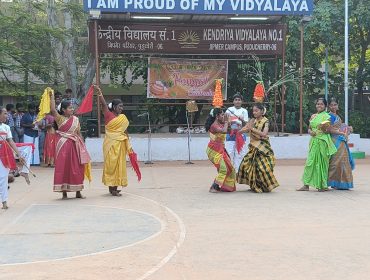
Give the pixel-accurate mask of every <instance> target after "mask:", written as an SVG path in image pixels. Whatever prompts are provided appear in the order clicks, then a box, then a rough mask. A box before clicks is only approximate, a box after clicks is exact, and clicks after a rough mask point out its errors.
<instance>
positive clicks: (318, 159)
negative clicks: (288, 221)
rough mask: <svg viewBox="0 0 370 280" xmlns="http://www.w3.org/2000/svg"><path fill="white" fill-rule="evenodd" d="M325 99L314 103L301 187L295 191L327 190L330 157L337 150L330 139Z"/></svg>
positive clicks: (328, 117)
mask: <svg viewBox="0 0 370 280" xmlns="http://www.w3.org/2000/svg"><path fill="white" fill-rule="evenodd" d="M327 105H328V103H327V101H326V99H325V98H319V99H317V101H316V110H317V113H316V114H314V115H312V117H311V119H310V125H309V129H308V133H309V134H310V135H311V140H310V146H309V152H308V157H307V161H306V165H305V168H304V173H303V178H302V181H303V187H301V188H299V189H298V190H297V191H309V189H310V186H312V187H315V188H316V189H317V190H318V191H320V192H322V191H327V190H328V173H329V162H330V157H331V156H332V155H334V154H335V153H336V152H337V149H336V147H335V145H334V143H333V141H332V140H331V137H330V115H329V114H328V113H327V112H326V107H327Z"/></svg>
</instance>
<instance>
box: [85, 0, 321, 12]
mask: <svg viewBox="0 0 370 280" xmlns="http://www.w3.org/2000/svg"><path fill="white" fill-rule="evenodd" d="M91 9H97V10H100V11H102V12H113V13H128V12H130V13H151V14H153V13H156V14H158V13H160V14H240V15H311V14H312V13H313V9H314V4H313V0H84V10H85V11H89V10H91Z"/></svg>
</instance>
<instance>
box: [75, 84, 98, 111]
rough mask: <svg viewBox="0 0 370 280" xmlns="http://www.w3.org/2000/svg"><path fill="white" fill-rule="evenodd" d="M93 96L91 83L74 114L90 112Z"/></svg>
mask: <svg viewBox="0 0 370 280" xmlns="http://www.w3.org/2000/svg"><path fill="white" fill-rule="evenodd" d="M93 97H94V86H93V85H91V87H90V88H89V90H88V91H87V93H86V96H85V98H84V99H83V100H82V102H81V105H80V107H79V108H78V110H77V111H76V115H82V114H86V113H90V112H91V111H92V106H93V99H94V98H93Z"/></svg>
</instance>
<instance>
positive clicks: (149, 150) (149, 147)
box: [145, 111, 153, 164]
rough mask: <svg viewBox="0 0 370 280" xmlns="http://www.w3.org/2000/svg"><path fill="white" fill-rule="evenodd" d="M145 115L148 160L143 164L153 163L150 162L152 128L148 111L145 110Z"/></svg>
mask: <svg viewBox="0 0 370 280" xmlns="http://www.w3.org/2000/svg"><path fill="white" fill-rule="evenodd" d="M147 116H148V160H147V161H146V162H145V164H153V162H152V128H151V125H150V115H149V111H148V112H147Z"/></svg>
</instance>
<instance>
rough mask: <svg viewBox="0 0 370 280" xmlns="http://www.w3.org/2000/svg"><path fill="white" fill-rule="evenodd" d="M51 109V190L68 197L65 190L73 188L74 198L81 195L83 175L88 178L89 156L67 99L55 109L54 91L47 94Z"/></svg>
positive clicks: (68, 190) (78, 123) (69, 190)
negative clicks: (53, 144)
mask: <svg viewBox="0 0 370 280" xmlns="http://www.w3.org/2000/svg"><path fill="white" fill-rule="evenodd" d="M50 111H51V114H52V115H53V116H54V118H55V122H56V123H57V126H58V130H57V131H56V148H55V171H54V192H62V193H63V199H67V198H68V197H67V192H76V198H84V197H83V196H82V194H81V191H82V190H83V188H84V185H83V182H84V178H85V177H86V178H87V179H89V181H91V174H90V173H91V169H90V156H89V154H88V152H87V149H86V146H85V144H84V142H83V140H82V137H81V133H80V122H79V120H78V118H77V117H76V116H73V107H72V105H71V103H70V102H69V101H63V102H62V103H61V104H60V109H59V108H58V111H57V110H56V108H55V100H54V95H53V94H51V95H50Z"/></svg>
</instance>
